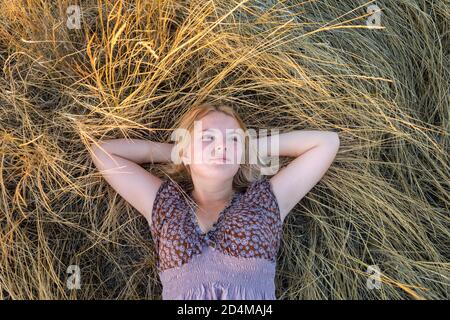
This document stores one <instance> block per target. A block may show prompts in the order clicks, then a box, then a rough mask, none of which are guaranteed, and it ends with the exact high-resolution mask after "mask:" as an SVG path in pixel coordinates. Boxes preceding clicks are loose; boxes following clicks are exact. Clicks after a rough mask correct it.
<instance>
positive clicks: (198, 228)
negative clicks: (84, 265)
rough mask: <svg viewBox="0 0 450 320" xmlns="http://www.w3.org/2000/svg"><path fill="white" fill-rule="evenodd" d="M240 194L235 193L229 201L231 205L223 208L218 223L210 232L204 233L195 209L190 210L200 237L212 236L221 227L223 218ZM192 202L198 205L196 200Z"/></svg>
mask: <svg viewBox="0 0 450 320" xmlns="http://www.w3.org/2000/svg"><path fill="white" fill-rule="evenodd" d="M239 194H240V192H238V191H235V192H234V194H233V196H232V197H231V200H230V201H229V203H228V204H227V205H226V206H225V208H223V209H222V210H221V211H220V212H219V216H218V218H217V221H216V222H214V223H213V225H212V227H211V228H210V229H209V230H208V231H206V232H205V231H204V230H203V229H202V228H201V227H200V224H199V222H198V219H197V215H196V212H195V209H193V208H190V209H191V210H190V212H191V221H192V222H193V224H194V226H195V230H196V232H197V233H198V234H199V235H200V236H206V235H208V234H211V233H212V232H214V231H215V230H216V229H217V226H218V225H219V223H220V222H221V220H223V216H224V215H225V212H226V211H227V210H228V209H229V208H230V207H231V206H232V205H233V204H234V202H235V200H236V199H237V197H238V195H239ZM191 198H192V193H191ZM192 201H193V202H194V203H195V205H197V203H196V202H195V200H194V199H193V198H192Z"/></svg>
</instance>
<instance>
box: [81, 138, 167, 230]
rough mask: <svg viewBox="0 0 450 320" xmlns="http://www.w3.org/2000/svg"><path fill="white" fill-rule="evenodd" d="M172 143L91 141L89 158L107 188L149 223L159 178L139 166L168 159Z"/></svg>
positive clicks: (124, 140)
mask: <svg viewBox="0 0 450 320" xmlns="http://www.w3.org/2000/svg"><path fill="white" fill-rule="evenodd" d="M173 146H174V144H172V143H160V142H153V141H148V140H140V139H113V140H105V141H102V142H101V143H99V144H92V145H91V148H90V150H89V152H90V154H91V157H92V160H93V162H94V164H95V166H96V167H97V169H98V170H99V171H100V173H101V174H102V175H103V177H104V178H105V180H106V181H107V182H108V183H109V184H110V185H111V187H112V188H113V189H114V190H115V191H116V192H117V193H118V194H120V196H121V197H122V198H124V199H125V200H126V201H127V202H128V203H129V204H130V205H131V206H133V207H134V208H135V209H136V210H137V211H139V212H140V213H141V214H142V215H143V216H144V217H145V218H146V219H147V221H148V223H149V225H151V214H152V208H153V202H154V200H155V196H156V192H157V191H158V189H159V187H160V185H161V183H162V180H161V179H160V178H158V177H157V176H155V175H153V174H151V173H150V172H148V171H147V170H145V169H144V168H142V167H141V166H140V164H143V163H157V162H170V161H171V157H170V155H171V152H172V148H173Z"/></svg>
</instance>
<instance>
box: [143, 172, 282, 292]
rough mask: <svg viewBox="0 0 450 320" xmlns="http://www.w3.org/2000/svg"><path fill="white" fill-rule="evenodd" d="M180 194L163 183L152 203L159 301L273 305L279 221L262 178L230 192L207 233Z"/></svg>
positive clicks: (175, 186) (273, 199)
mask: <svg viewBox="0 0 450 320" xmlns="http://www.w3.org/2000/svg"><path fill="white" fill-rule="evenodd" d="M184 194H185V193H184V192H183V190H182V189H181V188H180V187H179V185H178V184H177V183H176V182H174V181H172V180H164V181H163V183H162V184H161V185H160V187H159V189H158V191H157V194H156V197H155V200H154V203H153V211H152V217H151V223H150V230H151V234H152V238H153V241H154V243H155V247H156V250H157V256H158V259H157V269H158V274H159V276H160V280H161V283H162V285H163V293H162V298H163V300H181V299H183V300H230V299H232V300H246V299H255V300H275V299H276V297H275V284H274V280H275V279H274V278H275V266H276V257H277V252H278V249H279V247H280V241H281V236H282V221H281V218H280V209H279V205H278V202H277V199H276V197H275V194H274V193H273V189H272V185H271V183H270V180H269V179H268V178H267V176H262V177H260V178H258V179H257V180H255V181H253V182H251V183H250V185H249V186H248V187H247V189H245V191H239V192H235V194H234V195H233V198H232V199H231V201H230V203H229V204H228V206H227V207H226V208H225V209H224V210H222V211H221V212H220V214H219V218H218V220H217V222H216V223H215V224H214V225H213V227H212V228H211V229H210V230H209V231H208V232H206V233H204V232H203V231H202V230H201V228H200V227H199V225H198V223H197V219H196V216H195V213H194V210H193V208H194V206H193V205H192V202H190V201H192V200H189V199H190V198H189V197H187V196H185V195H184Z"/></svg>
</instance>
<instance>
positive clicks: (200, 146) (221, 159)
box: [184, 111, 244, 180]
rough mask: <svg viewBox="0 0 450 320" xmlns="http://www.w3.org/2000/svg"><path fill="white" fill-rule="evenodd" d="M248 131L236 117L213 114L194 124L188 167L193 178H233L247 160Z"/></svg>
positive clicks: (189, 146)
mask: <svg viewBox="0 0 450 320" xmlns="http://www.w3.org/2000/svg"><path fill="white" fill-rule="evenodd" d="M243 152H244V132H243V130H242V129H241V128H240V126H239V123H238V122H237V121H236V119H234V118H233V117H232V116H229V115H226V114H224V113H222V112H218V111H212V112H210V113H208V114H207V115H206V116H204V117H203V118H201V119H200V120H197V121H196V123H194V129H193V131H192V133H191V136H190V143H189V145H188V146H187V156H186V157H184V161H188V162H185V164H187V165H188V166H189V167H190V171H191V175H198V176H202V177H207V178H218V179H222V180H225V179H228V178H232V177H233V176H234V175H235V174H236V173H237V171H238V170H239V167H240V165H241V163H242V160H243Z"/></svg>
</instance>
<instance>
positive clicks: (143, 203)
mask: <svg viewBox="0 0 450 320" xmlns="http://www.w3.org/2000/svg"><path fill="white" fill-rule="evenodd" d="M176 127H177V128H178V129H179V130H183V131H182V132H184V134H182V135H181V140H180V141H177V142H176V143H158V142H152V141H143V140H137V139H131V140H125V139H116V140H107V141H104V142H102V143H101V144H93V145H92V146H91V154H92V158H93V161H94V164H95V165H96V167H97V168H98V169H99V170H100V171H101V173H102V174H103V176H104V178H105V179H106V181H107V182H108V183H109V184H110V185H111V186H112V187H113V188H114V189H115V190H116V191H117V192H118V193H119V194H120V195H121V196H122V197H123V198H124V199H125V200H126V201H127V202H128V203H130V204H131V205H132V206H133V207H134V208H135V209H136V210H137V211H139V212H140V213H141V214H142V215H143V216H144V217H145V218H146V219H147V221H148V224H149V226H150V232H151V234H152V237H153V240H154V243H155V247H156V250H157V253H158V261H157V268H158V273H159V276H160V279H161V282H162V285H163V299H165V300H166V299H197V300H202V299H221V300H224V299H272V300H273V299H276V297H275V285H274V278H275V267H276V258H277V252H278V249H279V245H280V241H281V237H282V224H283V221H284V219H285V218H286V216H287V214H288V213H289V212H290V211H291V210H292V209H293V208H294V206H295V205H296V204H297V203H298V202H299V201H300V200H301V199H302V198H303V197H304V196H305V195H306V193H307V192H308V191H309V190H311V188H312V187H313V186H314V185H315V184H316V183H317V182H318V181H319V180H320V179H321V178H322V177H323V175H324V174H325V172H326V171H327V169H328V168H329V166H330V165H331V163H332V162H333V160H334V158H335V155H336V153H337V151H338V149H339V137H338V135H337V133H335V132H326V131H307V130H298V131H297V130H296V131H291V132H287V133H282V134H279V135H277V136H269V137H268V144H266V145H263V146H262V148H261V149H260V150H257V153H258V157H260V156H269V157H278V156H287V157H292V158H293V159H292V161H290V162H289V164H288V165H286V166H285V167H283V168H280V169H279V171H278V172H277V173H275V174H273V175H272V176H271V177H270V178H268V177H267V176H265V175H264V176H262V177H261V176H259V174H260V172H261V171H262V170H261V167H260V165H259V164H258V163H256V164H255V163H251V162H250V161H251V159H252V157H251V156H249V152H250V151H252V152H253V150H254V149H251V148H250V146H251V144H250V141H251V140H250V135H248V134H247V132H248V131H247V128H246V126H245V124H244V123H243V122H242V120H241V118H240V117H239V115H238V114H237V113H236V112H235V111H234V110H233V109H232V108H231V107H229V106H224V105H213V104H211V103H205V104H202V105H200V106H195V107H193V108H191V109H190V110H189V111H188V112H187V113H185V114H184V115H183V117H182V118H180V119H179V122H178V124H177V126H176ZM252 137H254V135H253V136H252ZM275 137H277V138H278V145H277V147H278V148H275V149H274V148H271V147H270V143H271V142H275V140H276V139H274V138H275ZM253 141H254V140H253ZM274 150H275V151H274ZM245 159H246V160H245ZM148 162H150V163H157V162H167V163H170V164H173V168H172V169H171V172H172V173H176V172H178V173H180V172H184V173H185V174H186V175H187V176H188V178H189V180H190V182H191V185H192V190H191V191H190V192H186V190H183V189H182V188H181V187H180V186H179V185H178V183H176V182H175V181H173V180H172V179H169V178H168V179H164V180H162V179H160V178H159V177H157V176H155V175H152V174H150V173H149V172H147V171H146V170H144V169H143V168H142V167H141V166H140V165H139V164H143V163H148Z"/></svg>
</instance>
